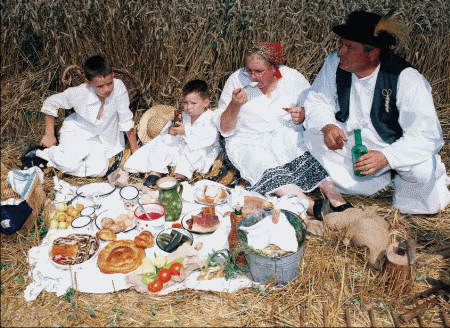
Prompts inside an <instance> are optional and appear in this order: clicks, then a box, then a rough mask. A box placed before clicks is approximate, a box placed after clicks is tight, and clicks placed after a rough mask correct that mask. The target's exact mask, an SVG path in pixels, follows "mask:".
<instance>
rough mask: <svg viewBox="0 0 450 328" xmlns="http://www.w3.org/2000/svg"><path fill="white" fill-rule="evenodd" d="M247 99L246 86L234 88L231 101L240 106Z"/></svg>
mask: <svg viewBox="0 0 450 328" xmlns="http://www.w3.org/2000/svg"><path fill="white" fill-rule="evenodd" d="M247 101H248V97H247V94H246V93H245V90H244V88H237V89H234V90H233V94H232V95H231V102H233V103H234V104H235V105H238V106H239V107H240V106H242V105H243V104H245V103H246V102H247Z"/></svg>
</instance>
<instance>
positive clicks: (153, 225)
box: [134, 203, 166, 233]
mask: <svg viewBox="0 0 450 328" xmlns="http://www.w3.org/2000/svg"><path fill="white" fill-rule="evenodd" d="M142 207H143V208H144V210H145V211H146V212H147V214H148V215H149V216H150V219H151V220H149V219H148V217H147V215H145V213H144V212H143V211H142V209H141V208H140V207H136V209H135V210H134V217H135V218H136V225H137V229H138V233H141V232H142V231H144V230H149V231H150V232H153V233H154V232H158V231H160V230H162V229H163V228H164V224H165V223H166V218H165V214H166V209H165V208H164V206H162V205H160V204H156V203H150V204H145V205H142Z"/></svg>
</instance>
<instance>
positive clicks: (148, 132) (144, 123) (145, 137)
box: [137, 105, 176, 144]
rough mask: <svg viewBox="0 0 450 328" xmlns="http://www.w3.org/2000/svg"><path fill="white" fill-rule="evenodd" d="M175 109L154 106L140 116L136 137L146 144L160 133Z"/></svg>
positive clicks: (165, 106)
mask: <svg viewBox="0 0 450 328" xmlns="http://www.w3.org/2000/svg"><path fill="white" fill-rule="evenodd" d="M175 110H176V109H175V107H172V106H167V105H156V106H153V107H151V108H150V109H149V110H147V111H146V112H145V113H144V115H142V117H141V120H140V121H139V126H138V131H137V134H138V137H139V139H140V140H141V141H142V142H143V143H144V144H146V143H147V142H149V141H150V140H152V139H153V138H154V137H156V136H158V135H159V134H160V133H161V130H162V129H163V127H164V126H165V125H166V124H167V122H169V121H170V119H171V118H172V116H173V113H174V111H175Z"/></svg>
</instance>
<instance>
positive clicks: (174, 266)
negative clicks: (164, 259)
mask: <svg viewBox="0 0 450 328" xmlns="http://www.w3.org/2000/svg"><path fill="white" fill-rule="evenodd" d="M182 267H183V264H182V263H180V262H175V263H172V265H171V266H170V269H169V270H170V273H172V274H173V275H176V276H178V275H179V274H180V271H181V268H182Z"/></svg>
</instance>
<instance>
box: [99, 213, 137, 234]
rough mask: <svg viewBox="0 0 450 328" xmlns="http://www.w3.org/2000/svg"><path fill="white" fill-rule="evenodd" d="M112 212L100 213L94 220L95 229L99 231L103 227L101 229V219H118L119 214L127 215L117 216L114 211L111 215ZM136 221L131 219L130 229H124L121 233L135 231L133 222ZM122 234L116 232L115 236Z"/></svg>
mask: <svg viewBox="0 0 450 328" xmlns="http://www.w3.org/2000/svg"><path fill="white" fill-rule="evenodd" d="M112 212H113V211H110V210H106V211H104V212H101V213H100V215H99V216H98V217H97V218H96V219H95V225H96V226H97V229H98V230H100V229H102V228H103V227H102V219H103V218H104V217H109V218H111V219H113V220H114V219H115V218H116V217H118V216H119V215H120V214H125V215H127V212H122V213H119V214H117V212H116V211H114V213H112ZM135 221H136V220H135V219H134V218H133V225H132V226H131V227H129V228H128V229H126V230H125V231H122V232H128V231H131V230H133V229H136V222H135ZM122 232H116V234H118V233H122Z"/></svg>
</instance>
